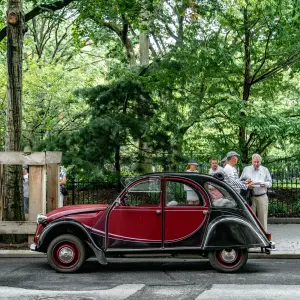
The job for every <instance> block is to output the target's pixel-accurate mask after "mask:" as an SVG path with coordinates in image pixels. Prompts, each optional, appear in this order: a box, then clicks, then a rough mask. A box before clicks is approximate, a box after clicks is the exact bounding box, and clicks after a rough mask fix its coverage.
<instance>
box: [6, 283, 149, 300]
mask: <svg viewBox="0 0 300 300" xmlns="http://www.w3.org/2000/svg"><path fill="white" fill-rule="evenodd" d="M144 286H145V285H144V284H122V285H118V286H116V287H114V288H111V289H107V290H89V291H50V290H49V291H48V290H30V289H22V288H14V287H0V299H1V300H8V299H9V300H11V299H24V298H25V299H85V298H86V297H89V298H88V299H89V300H94V299H95V300H96V299H105V300H110V299H111V300H123V299H126V298H128V297H130V296H132V295H133V294H135V293H136V292H138V291H139V290H141V289H142V288H143V287H144Z"/></svg>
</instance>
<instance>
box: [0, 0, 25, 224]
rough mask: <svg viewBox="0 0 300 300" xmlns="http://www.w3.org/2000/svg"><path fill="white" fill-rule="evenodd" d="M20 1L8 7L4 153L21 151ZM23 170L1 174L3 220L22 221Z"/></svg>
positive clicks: (14, 168) (8, 169)
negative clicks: (2, 176) (2, 183)
mask: <svg viewBox="0 0 300 300" xmlns="http://www.w3.org/2000/svg"><path fill="white" fill-rule="evenodd" d="M22 5H23V3H22V0H9V1H8V5H7V111H6V136H5V151H20V140H21V122H22V49H23V36H24V24H25V23H24V14H23V9H22ZM23 207H24V203H23V186H22V167H21V166H7V167H6V168H5V173H4V214H3V217H4V220H7V221H18V220H24V209H23Z"/></svg>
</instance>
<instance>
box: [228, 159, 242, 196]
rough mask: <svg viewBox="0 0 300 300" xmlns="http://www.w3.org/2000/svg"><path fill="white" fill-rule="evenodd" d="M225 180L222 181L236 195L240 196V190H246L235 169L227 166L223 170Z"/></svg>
mask: <svg viewBox="0 0 300 300" xmlns="http://www.w3.org/2000/svg"><path fill="white" fill-rule="evenodd" d="M224 172H225V175H226V176H225V178H224V181H225V182H226V183H227V184H228V185H230V186H231V187H232V188H233V189H234V190H235V191H236V192H237V193H238V194H240V192H241V190H247V189H248V185H247V184H245V183H243V182H242V181H241V180H240V179H239V176H238V173H237V170H236V168H234V167H232V166H230V165H229V164H227V165H226V166H225V168H224Z"/></svg>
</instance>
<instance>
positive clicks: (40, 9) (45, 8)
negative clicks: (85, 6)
mask: <svg viewBox="0 0 300 300" xmlns="http://www.w3.org/2000/svg"><path fill="white" fill-rule="evenodd" d="M75 1H77V0H61V1H57V2H54V3H52V4H41V5H39V6H37V7H35V8H34V9H32V10H31V11H30V12H28V13H27V14H25V22H28V21H30V20H32V19H33V18H34V17H36V16H38V15H40V14H42V13H44V12H49V11H50V12H54V11H56V10H60V9H62V8H64V7H65V6H67V5H69V4H70V3H71V2H75ZM5 37H6V26H5V27H3V28H2V29H1V31H0V42H1V41H2V40H3V39H4V38H5Z"/></svg>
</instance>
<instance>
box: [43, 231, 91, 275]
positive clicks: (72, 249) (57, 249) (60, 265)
mask: <svg viewBox="0 0 300 300" xmlns="http://www.w3.org/2000/svg"><path fill="white" fill-rule="evenodd" d="M47 258H48V262H49V264H50V266H51V267H52V268H53V269H54V270H56V271H58V272H63V273H71V272H75V271H77V270H79V269H80V268H81V267H82V265H83V264H84V262H85V259H86V250H85V247H84V244H83V242H82V241H81V240H80V239H79V238H78V237H76V236H74V235H71V234H64V235H60V236H58V237H56V238H55V239H54V240H53V241H52V242H51V243H50V245H49V247H48V249H47Z"/></svg>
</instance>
